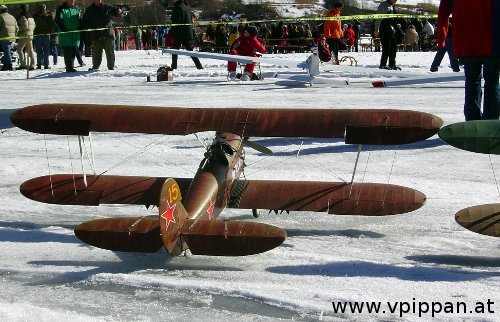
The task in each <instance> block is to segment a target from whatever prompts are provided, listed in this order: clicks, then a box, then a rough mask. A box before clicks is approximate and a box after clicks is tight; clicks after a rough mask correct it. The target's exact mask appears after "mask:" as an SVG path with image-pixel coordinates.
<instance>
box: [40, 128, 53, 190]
mask: <svg viewBox="0 0 500 322" xmlns="http://www.w3.org/2000/svg"><path fill="white" fill-rule="evenodd" d="M43 142H44V143H45V156H46V157H47V167H48V168H49V181H50V193H51V194H52V197H54V186H53V184H52V173H51V171H50V161H49V152H48V150H47V138H46V134H44V135H43Z"/></svg>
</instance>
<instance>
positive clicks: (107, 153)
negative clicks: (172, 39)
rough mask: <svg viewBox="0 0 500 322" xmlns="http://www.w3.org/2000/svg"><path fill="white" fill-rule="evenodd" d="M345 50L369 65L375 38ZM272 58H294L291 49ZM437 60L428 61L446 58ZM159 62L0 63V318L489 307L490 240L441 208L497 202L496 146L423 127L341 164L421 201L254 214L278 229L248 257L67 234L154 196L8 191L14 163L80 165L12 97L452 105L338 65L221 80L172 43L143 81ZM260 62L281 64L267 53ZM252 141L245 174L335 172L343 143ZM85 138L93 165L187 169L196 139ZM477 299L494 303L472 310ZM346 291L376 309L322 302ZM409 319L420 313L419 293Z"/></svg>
mask: <svg viewBox="0 0 500 322" xmlns="http://www.w3.org/2000/svg"><path fill="white" fill-rule="evenodd" d="M351 55H352V56H355V57H356V58H357V60H358V62H359V64H360V65H361V66H365V67H376V66H378V60H379V55H380V54H379V53H371V52H368V53H353V54H351ZM274 57H283V56H279V55H275V56H274ZM286 58H287V59H297V60H300V59H303V58H305V54H293V55H287V56H286ZM432 58H433V53H398V58H397V60H398V64H399V65H400V66H401V67H402V68H403V70H405V71H414V72H415V73H421V74H424V73H426V72H427V70H428V68H429V66H430V63H431V61H432ZM446 59H447V58H445V60H444V61H443V63H444V64H443V66H442V68H441V69H440V73H441V72H450V71H451V69H450V68H449V67H448V62H447V60H446ZM61 60H62V59H61ZM85 60H86V62H87V65H89V64H90V59H89V58H85ZM166 63H170V57H169V56H168V55H161V54H160V53H159V52H155V51H150V52H146V51H136V52H135V51H131V52H118V53H117V69H116V70H115V71H107V70H102V71H99V72H93V73H91V72H87V71H86V69H84V68H80V70H81V71H79V72H78V73H75V74H71V75H68V74H66V73H64V72H63V70H64V69H63V66H60V65H58V66H56V67H57V68H53V69H51V70H47V71H46V70H38V71H33V72H31V74H30V79H29V80H27V79H25V78H26V73H25V72H23V71H15V72H2V73H0V97H1V98H2V102H3V106H2V108H1V109H0V128H1V134H0V148H1V151H2V153H1V154H0V177H1V180H0V256H1V259H2V260H1V261H0V278H1V288H0V320H2V321H26V320H28V321H29V320H37V321H67V320H72V321H89V320H99V321H102V320H144V321H148V320H159V319H162V320H165V319H168V320H174V319H175V320H204V321H206V320H236V319H242V320H279V319H295V320H318V319H324V320H341V319H349V320H367V319H373V320H399V319H402V320H417V319H418V318H419V313H418V312H419V307H420V308H421V309H422V310H424V311H425V304H428V305H434V308H435V310H437V309H438V308H439V306H438V305H442V308H443V310H442V312H441V313H438V314H435V317H436V318H437V319H438V320H459V319H460V320H461V319H471V320H477V321H480V320H481V321H494V320H497V321H498V320H499V318H498V316H499V315H498V312H499V311H500V305H499V302H500V293H499V289H500V270H499V267H500V259H499V255H500V252H499V240H498V238H493V237H486V236H482V235H478V234H474V233H472V232H470V231H467V230H465V229H463V228H462V227H460V226H459V225H458V224H456V223H455V221H454V214H455V213H456V212H457V211H459V210H460V209H463V208H465V207H469V206H473V205H477V204H483V203H494V202H498V201H499V190H498V186H497V184H496V182H495V175H496V177H498V172H499V167H500V160H499V159H498V157H497V156H491V157H490V156H488V155H480V154H473V153H469V152H466V151H461V150H457V149H455V148H453V147H451V146H448V145H446V144H444V143H443V142H442V141H441V140H440V139H439V138H438V137H437V136H435V137H432V138H431V139H429V140H426V141H424V142H419V143H416V144H411V145H407V146H398V147H388V146H382V147H366V149H365V152H364V153H363V154H362V155H361V158H360V166H359V167H358V169H359V171H358V172H357V175H356V181H364V182H382V183H387V182H388V183H392V184H399V185H404V186H408V187H411V188H415V189H417V190H420V191H422V192H424V193H425V194H426V195H427V197H428V201H427V203H426V204H425V205H424V206H423V207H422V208H421V209H419V210H417V211H415V212H412V213H408V214H403V215H399V216H391V217H383V218H360V217H357V218H356V217H342V216H333V215H328V214H317V213H307V212H295V213H291V214H281V215H275V214H274V213H273V214H269V215H268V214H267V213H265V214H262V216H261V217H260V218H258V219H257V220H258V221H260V222H264V223H269V224H272V225H276V226H279V227H282V228H284V229H285V230H286V231H287V233H288V238H287V240H286V241H285V243H284V244H283V245H282V246H280V247H278V248H276V249H274V250H272V251H270V252H267V253H264V254H260V255H255V256H249V257H239V258H224V257H220V258H219V257H205V256H199V257H195V256H192V255H188V256H186V257H183V256H182V257H176V258H169V257H168V256H167V254H166V252H165V251H162V252H160V253H158V254H123V253H113V252H111V251H106V250H101V249H97V248H94V247H90V246H88V245H85V244H83V243H82V242H80V241H79V240H78V239H77V238H76V237H75V236H74V235H73V231H72V230H73V228H74V227H75V225H77V224H78V223H80V222H82V221H86V220H91V219H95V218H101V217H113V216H126V215H129V216H137V215H147V214H155V212H156V211H157V210H156V209H149V210H148V209H146V208H144V207H138V206H126V207H125V206H107V207H73V206H56V205H46V204H42V203H37V202H34V201H31V200H28V199H25V198H24V197H23V196H22V195H21V194H20V193H19V185H20V184H21V183H22V182H24V181H25V180H27V179H29V178H32V177H36V176H40V175H46V174H49V171H50V173H71V172H72V171H74V172H80V171H81V168H80V162H79V160H78V157H79V156H78V153H77V151H78V144H77V140H76V138H75V137H64V136H49V135H47V136H45V137H44V136H43V135H38V134H33V133H28V132H25V131H22V130H20V129H17V128H13V127H12V125H11V123H10V121H9V115H10V113H11V112H12V111H13V110H14V109H16V108H21V107H24V106H27V105H32V104H38V103H100V104H124V105H154V106H182V107H213V108H218V107H261V108H284V107H296V108H304V109H305V108H308V109H315V108H374V109H380V108H399V109H411V110H419V111H424V112H430V113H433V114H435V115H437V116H439V117H441V118H442V119H443V120H444V122H445V124H449V123H454V122H458V121H462V120H463V115H462V104H463V92H464V90H463V84H462V83H460V82H455V83H448V84H430V85H419V86H414V87H403V88H373V87H372V86H371V84H370V82H371V81H372V80H374V79H377V78H378V77H375V76H373V75H372V74H371V73H357V74H347V73H341V74H340V73H337V74H335V73H332V74H330V75H329V77H349V78H350V79H351V81H352V85H351V86H350V87H340V88H332V87H326V86H313V87H308V86H301V85H298V84H293V83H290V82H286V81H283V80H264V81H261V82H249V83H229V82H227V81H226V71H225V64H224V63H222V62H220V61H215V60H202V63H203V64H204V66H205V69H204V70H196V69H195V68H194V64H193V63H192V61H191V60H190V59H189V58H185V57H181V58H180V59H179V69H178V70H177V71H176V72H175V78H174V81H173V82H161V83H158V82H149V83H148V82H146V74H148V73H153V75H154V73H155V71H156V69H157V68H158V66H159V65H161V64H166ZM60 64H61V63H60ZM262 68H263V71H264V72H267V71H284V72H287V71H290V70H289V69H288V68H285V67H281V66H278V65H275V66H263V67H262ZM292 71H293V70H292ZM153 79H154V77H153ZM210 135H211V134H210V133H207V134H202V135H201V137H202V138H203V137H207V138H209V137H210ZM255 140H256V141H257V142H259V143H261V144H263V145H265V146H268V147H270V148H271V149H272V150H273V151H274V152H275V155H274V156H264V155H262V154H260V153H258V152H256V151H253V150H248V151H247V159H246V162H247V164H248V167H247V168H246V176H247V178H249V179H286V180H321V181H324V180H331V181H339V180H340V179H339V178H342V179H344V180H349V179H350V177H351V174H352V170H353V165H354V160H355V157H356V150H357V147H356V146H351V145H345V144H343V143H342V142H340V141H338V140H317V139H316V140H312V139H298V138H288V139H281V138H274V139H271V138H255ZM150 143H153V144H150ZM93 144H94V152H95V156H96V163H97V170H98V172H102V171H105V170H108V169H110V171H109V172H107V173H108V174H125V175H148V176H179V177H182V176H192V175H193V174H194V172H195V171H196V169H197V166H198V164H199V162H200V160H201V158H202V156H203V152H204V150H203V147H202V145H201V144H200V142H199V141H198V140H197V139H196V138H195V137H194V136H193V135H189V136H186V137H182V136H156V135H140V134H94V135H93ZM300 146H301V147H300ZM299 149H300V153H299V156H298V157H296V155H297V151H298V150H299ZM46 152H47V153H46ZM132 156H134V157H132ZM123 160H126V162H124V163H122V164H121V163H120V162H121V161H123ZM48 164H50V168H49V166H48ZM115 165H118V166H116V167H115ZM87 168H88V166H87ZM224 217H225V218H238V219H241V220H254V219H253V217H252V215H251V213H250V212H248V211H244V210H241V211H240V210H230V211H226V212H225V213H224ZM488 300H489V301H492V302H494V304H490V307H489V309H490V310H494V311H495V313H488V306H487V301H488ZM350 301H352V302H353V303H354V302H355V301H358V302H359V304H361V303H362V302H375V303H377V302H381V308H380V312H379V313H373V312H372V313H368V311H367V310H366V307H365V308H364V311H363V312H362V313H348V312H346V313H335V311H334V309H333V305H332V302H333V303H334V304H335V305H337V304H339V303H348V302H350ZM432 302H435V303H434V304H433V303H432ZM446 302H450V303H452V304H453V305H454V306H453V312H454V313H444V307H445V305H447V304H446ZM457 302H463V303H465V305H467V309H466V312H463V307H459V308H460V309H461V311H460V312H458V313H457V307H456V305H455V304H456V303H457ZM476 302H482V303H484V305H485V310H484V312H485V313H471V310H473V309H474V308H475V307H476ZM365 305H366V304H365ZM448 305H451V304H448ZM391 310H393V311H394V313H391V312H390V311H391ZM406 311H408V312H407V313H404V312H406ZM448 311H450V306H448ZM422 318H423V319H424V320H430V319H431V311H430V308H429V311H428V312H427V313H422Z"/></svg>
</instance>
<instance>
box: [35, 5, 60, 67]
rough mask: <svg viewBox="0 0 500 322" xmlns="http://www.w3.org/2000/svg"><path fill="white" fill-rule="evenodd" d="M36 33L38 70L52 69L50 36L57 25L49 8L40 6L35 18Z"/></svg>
mask: <svg viewBox="0 0 500 322" xmlns="http://www.w3.org/2000/svg"><path fill="white" fill-rule="evenodd" d="M34 19H35V25H36V27H35V31H34V35H35V36H34V38H33V43H34V45H35V49H36V68H37V69H40V68H42V65H43V66H44V68H45V69H50V66H49V55H50V34H52V33H53V32H55V30H56V23H55V22H54V19H52V17H51V16H50V15H49V14H48V13H47V6H45V5H44V4H41V5H39V6H38V12H37V13H36V14H35V16H34Z"/></svg>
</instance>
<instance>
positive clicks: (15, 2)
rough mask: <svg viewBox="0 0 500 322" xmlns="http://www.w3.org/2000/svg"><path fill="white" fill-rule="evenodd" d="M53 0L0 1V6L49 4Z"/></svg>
mask: <svg viewBox="0 0 500 322" xmlns="http://www.w3.org/2000/svg"><path fill="white" fill-rule="evenodd" d="M50 1H54V0H0V5H2V4H20V3H32V2H50Z"/></svg>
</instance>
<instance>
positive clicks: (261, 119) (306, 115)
mask: <svg viewBox="0 0 500 322" xmlns="http://www.w3.org/2000/svg"><path fill="white" fill-rule="evenodd" d="M11 120H12V123H14V124H15V125H16V126H17V127H20V128H22V129H24V130H27V131H31V132H35V133H51V134H74V135H88V134H89V132H91V131H95V132H125V133H150V134H155V133H156V134H177V135H186V134H190V133H196V132H203V131H223V132H231V133H235V134H238V135H240V136H253V137H255V136H258V137H313V138H345V142H346V143H353V144H384V145H385V144H404V143H412V142H417V141H420V140H424V139H426V138H429V137H431V136H432V135H434V134H435V133H437V131H438V130H439V128H440V127H441V126H442V124H443V121H442V120H441V119H440V118H439V117H437V116H435V115H432V114H428V113H423V112H417V111H408V110H389V109H383V110H373V109H291V108H287V109H264V108H261V109H246V108H189V109H187V108H179V107H148V106H120V105H93V104H41V105H33V106H28V107H25V108H23V109H20V110H18V111H16V112H14V113H12V115H11Z"/></svg>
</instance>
